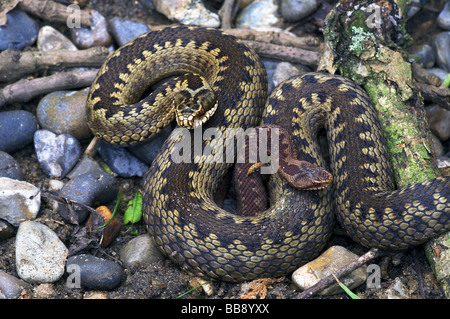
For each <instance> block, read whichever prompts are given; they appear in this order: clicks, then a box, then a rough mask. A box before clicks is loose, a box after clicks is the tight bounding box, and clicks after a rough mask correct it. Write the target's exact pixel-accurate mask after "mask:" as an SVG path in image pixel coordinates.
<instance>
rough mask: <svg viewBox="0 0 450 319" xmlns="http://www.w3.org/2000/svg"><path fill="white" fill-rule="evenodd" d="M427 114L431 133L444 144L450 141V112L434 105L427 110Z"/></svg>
mask: <svg viewBox="0 0 450 319" xmlns="http://www.w3.org/2000/svg"><path fill="white" fill-rule="evenodd" d="M426 113H427V118H428V125H429V127H430V130H431V132H433V134H434V135H436V136H437V137H438V138H439V140H441V141H443V142H444V141H446V140H448V139H449V138H450V111H449V110H446V109H444V108H442V107H440V106H438V105H432V106H429V107H427V108H426Z"/></svg>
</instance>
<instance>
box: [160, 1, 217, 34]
mask: <svg viewBox="0 0 450 319" xmlns="http://www.w3.org/2000/svg"><path fill="white" fill-rule="evenodd" d="M153 4H154V5H155V8H156V10H157V11H158V12H160V13H162V14H164V15H165V16H166V17H167V18H168V19H170V20H173V21H177V22H179V23H181V24H185V25H198V26H203V27H210V28H217V27H219V26H220V19H219V16H218V15H217V14H215V13H213V12H211V11H209V10H208V9H206V8H205V6H204V5H203V3H202V2H201V1H200V0H153Z"/></svg>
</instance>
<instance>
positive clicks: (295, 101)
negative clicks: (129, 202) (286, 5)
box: [88, 26, 450, 282]
mask: <svg viewBox="0 0 450 319" xmlns="http://www.w3.org/2000/svg"><path fill="white" fill-rule="evenodd" d="M170 76H175V77H174V78H173V77H172V78H171V80H169V81H168V82H166V83H165V84H163V85H162V86H160V87H159V88H157V89H156V90H155V91H154V92H153V93H151V94H150V95H149V96H145V97H142V95H143V94H144V93H146V91H147V89H148V88H149V86H151V85H153V84H155V83H156V82H158V81H160V80H162V79H163V78H166V77H170ZM266 91H267V78H266V71H265V69H264V66H263V64H262V63H261V61H260V59H259V57H258V56H257V54H256V53H255V52H254V51H253V50H251V49H249V48H248V47H247V46H246V45H244V44H243V43H242V42H241V41H240V40H237V39H235V38H234V37H232V36H230V35H227V34H224V33H222V32H221V31H219V30H209V29H204V28H193V27H185V26H180V27H174V28H166V29H164V30H161V31H151V32H149V33H146V34H144V35H142V36H140V37H137V38H136V39H134V40H132V41H131V42H129V43H128V44H126V45H124V46H123V47H121V48H120V49H118V50H117V51H116V52H115V53H114V54H112V55H111V56H110V58H109V59H108V60H107V61H106V62H105V64H104V65H103V67H102V68H101V69H100V71H99V73H98V76H97V78H96V80H95V81H94V83H93V85H92V87H91V90H90V93H89V96H88V107H89V112H88V123H89V126H90V128H91V130H92V131H93V132H94V134H95V135H96V136H98V137H100V138H102V139H104V140H106V141H108V142H110V143H114V144H119V145H129V144H133V143H139V142H143V141H145V140H147V139H148V138H150V137H151V136H153V135H154V134H156V133H157V132H158V131H160V130H161V129H162V128H163V127H165V126H167V125H169V124H170V122H171V121H172V120H173V119H174V117H175V118H176V121H177V123H178V125H179V126H183V127H187V128H190V129H191V130H189V131H188V134H186V131H185V130H184V131H183V130H182V129H178V130H174V132H173V133H172V134H171V136H170V137H169V138H168V139H167V141H166V142H165V143H164V145H163V146H162V148H161V150H160V152H159V154H158V156H157V157H156V159H155V160H154V162H153V163H152V165H151V167H150V169H149V171H148V173H147V174H146V176H145V179H144V186H143V189H144V200H143V210H144V219H145V222H146V224H147V226H148V231H149V233H150V235H151V236H152V238H153V239H154V242H155V243H156V245H157V246H158V247H159V248H160V250H161V251H162V252H163V253H164V254H165V255H166V256H167V257H168V258H170V259H171V260H172V261H174V262H175V263H177V264H178V265H180V266H181V267H182V268H184V269H186V270H188V271H190V272H192V273H194V274H198V275H203V276H209V277H212V278H215V279H219V280H225V281H231V282H239V281H244V280H251V279H254V278H257V277H268V276H271V277H277V276H281V275H285V274H287V273H289V272H291V271H293V270H294V269H296V268H297V267H298V266H299V265H301V264H302V263H305V262H307V261H309V260H311V259H312V258H314V257H315V256H317V255H318V254H319V253H320V252H321V250H322V249H323V248H324V246H325V245H326V243H327V241H328V240H329V238H330V235H331V232H332V229H333V226H334V223H335V216H336V217H337V220H338V221H339V223H340V224H341V226H342V227H343V228H344V229H345V230H346V232H347V233H348V235H349V236H350V237H351V238H353V239H354V240H355V241H357V242H359V243H361V244H362V245H364V246H367V247H379V248H380V249H405V248H408V247H410V246H411V245H418V244H421V243H423V242H425V241H427V240H429V239H430V238H432V237H433V236H436V235H437V234H439V233H442V232H443V231H445V230H449V229H450V221H449V216H450V204H449V203H450V200H449V199H450V190H449V189H450V180H449V178H442V177H439V178H435V179H433V180H429V181H425V182H421V183H417V184H414V185H410V186H408V187H405V188H403V189H398V190H395V183H394V181H393V179H392V174H391V168H390V164H389V159H388V155H387V151H386V147H385V144H384V137H383V134H382V132H381V129H380V125H379V123H378V120H377V115H376V111H375V110H374V107H373V105H372V103H371V102H370V100H369V98H368V97H367V95H366V93H365V92H364V91H363V90H362V89H361V88H360V87H359V86H357V85H356V84H354V83H353V82H351V81H350V80H348V79H345V78H343V77H341V76H337V75H328V74H321V73H307V74H304V75H302V76H299V77H295V78H292V79H290V80H288V81H286V82H284V83H282V84H280V85H279V86H278V87H277V88H276V89H274V91H273V92H272V93H271V95H270V96H269V98H268V99H267V101H266ZM260 123H263V124H267V123H270V124H272V125H278V126H280V127H283V128H285V129H286V130H287V131H288V132H290V134H292V139H293V142H294V144H295V145H296V152H297V157H298V159H300V160H304V161H307V162H309V163H311V164H313V165H317V166H319V167H326V163H324V160H323V159H322V156H321V150H320V148H319V146H318V142H317V131H318V130H319V129H320V128H324V129H325V132H326V135H327V139H328V145H329V154H330V170H331V173H332V175H333V183H332V186H330V187H327V188H324V189H319V190H299V189H296V188H294V187H292V186H291V185H290V184H288V183H287V181H286V180H285V179H284V178H283V177H281V174H278V173H276V174H273V175H272V176H271V177H270V180H269V182H268V186H267V187H268V191H269V197H270V207H269V208H268V209H266V210H265V211H263V212H261V213H259V214H257V215H255V216H241V215H239V216H238V215H236V214H234V213H233V212H229V211H226V210H224V209H223V208H221V207H219V206H218V205H217V204H216V203H215V201H214V196H215V193H216V190H217V188H218V186H219V185H220V184H221V183H222V181H223V179H224V177H225V175H226V174H227V172H228V171H229V170H230V169H231V168H232V166H233V164H232V163H227V162H225V161H222V162H220V161H219V162H214V161H208V158H207V156H206V155H205V154H198V153H197V154H196V153H195V152H194V151H192V153H191V154H190V155H189V159H190V160H189V161H186V162H181V163H179V162H175V161H174V160H173V154H174V152H176V151H179V145H180V143H182V142H183V141H184V142H186V140H183V138H188V141H189V143H193V140H194V134H195V131H196V129H197V130H201V131H200V132H206V130H207V129H208V128H215V129H216V131H217V136H215V137H212V136H211V138H210V139H206V140H202V143H203V144H202V145H201V149H202V150H203V149H205V147H206V146H208V145H209V146H211V145H213V146H215V147H216V149H215V152H216V154H220V152H225V146H226V145H225V146H224V147H221V146H220V145H221V144H220V143H217V141H219V140H220V138H222V139H223V138H224V137H226V135H227V134H228V133H227V132H229V131H227V129H242V130H246V129H248V128H251V127H255V126H257V125H259V124H260ZM192 128H194V129H193V130H192ZM180 132H183V134H181V133H180ZM189 145H190V144H189ZM193 147H195V145H194V146H193ZM183 151H186V152H188V150H187V149H184V150H183ZM186 154H187V153H186ZM186 154H184V155H186Z"/></svg>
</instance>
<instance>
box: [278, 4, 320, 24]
mask: <svg viewBox="0 0 450 319" xmlns="http://www.w3.org/2000/svg"><path fill="white" fill-rule="evenodd" d="M318 5H319V4H318V2H317V1H316V0H282V1H281V15H282V16H283V18H284V19H285V20H287V21H289V22H295V21H299V20H301V19H303V18H306V17H307V16H309V15H311V13H313V12H314V11H316V10H317V7H318Z"/></svg>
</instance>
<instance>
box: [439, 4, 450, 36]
mask: <svg viewBox="0 0 450 319" xmlns="http://www.w3.org/2000/svg"><path fill="white" fill-rule="evenodd" d="M436 22H437V25H438V26H439V27H441V28H442V29H445V30H450V1H447V3H446V4H445V5H444V8H443V9H442V11H441V13H439V15H438V17H437V20H436Z"/></svg>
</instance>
